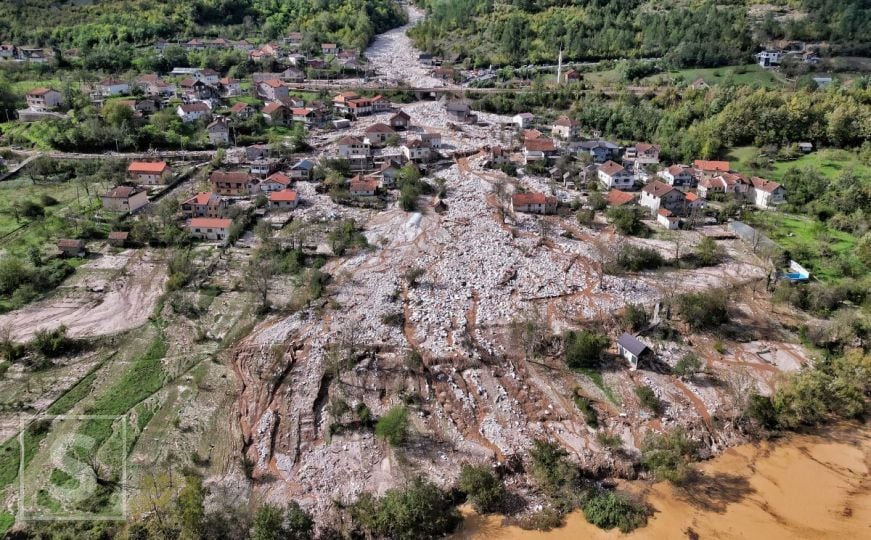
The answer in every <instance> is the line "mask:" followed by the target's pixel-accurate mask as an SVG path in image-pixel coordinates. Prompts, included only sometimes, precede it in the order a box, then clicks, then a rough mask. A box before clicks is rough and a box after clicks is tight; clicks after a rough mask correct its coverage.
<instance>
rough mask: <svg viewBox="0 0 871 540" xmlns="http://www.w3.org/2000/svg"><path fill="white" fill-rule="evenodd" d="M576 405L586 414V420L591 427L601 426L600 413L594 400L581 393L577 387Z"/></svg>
mask: <svg viewBox="0 0 871 540" xmlns="http://www.w3.org/2000/svg"><path fill="white" fill-rule="evenodd" d="M573 400H574V402H575V406H576V407H577V408H578V410H579V411H581V414H583V415H584V421H585V422H586V423H587V425H588V426H590V427H591V428H597V427H599V414H598V413H597V412H596V409H594V408H593V402H592V401H591V400H590V399H589V398H587V397H585V396H582V395H581V394H580V393H579V389H578V388H575V393H574V398H573Z"/></svg>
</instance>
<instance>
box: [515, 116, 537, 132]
mask: <svg viewBox="0 0 871 540" xmlns="http://www.w3.org/2000/svg"><path fill="white" fill-rule="evenodd" d="M533 120H535V116H534V115H533V114H532V113H528V112H524V113H520V114H515V115H514V116H513V117H512V118H511V121H512V122H513V123H514V124H515V125H517V127H518V128H520V129H526V128H528V127H530V126H531V125H532V122H533Z"/></svg>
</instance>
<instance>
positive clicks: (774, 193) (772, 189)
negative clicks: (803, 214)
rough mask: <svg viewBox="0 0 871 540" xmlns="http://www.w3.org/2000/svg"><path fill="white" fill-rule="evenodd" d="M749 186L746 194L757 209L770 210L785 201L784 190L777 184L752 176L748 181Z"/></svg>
mask: <svg viewBox="0 0 871 540" xmlns="http://www.w3.org/2000/svg"><path fill="white" fill-rule="evenodd" d="M750 185H751V189H750V190H749V193H748V194H749V195H750V196H751V199H752V201H753V204H754V205H756V207H757V208H771V207H772V206H775V205H778V204H781V203H783V202H784V201H785V200H786V199H785V197H786V190H785V189H783V186H781V185H780V184H778V183H777V182H771V181H768V180H766V179H764V178H759V177H756V176H754V177H753V178H751V179H750Z"/></svg>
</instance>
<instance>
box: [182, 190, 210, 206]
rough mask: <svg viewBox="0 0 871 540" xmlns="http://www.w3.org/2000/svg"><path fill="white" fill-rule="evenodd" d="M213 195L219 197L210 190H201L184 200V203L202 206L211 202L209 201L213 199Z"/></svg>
mask: <svg viewBox="0 0 871 540" xmlns="http://www.w3.org/2000/svg"><path fill="white" fill-rule="evenodd" d="M213 197H218V195H217V194H215V193H211V192H209V191H201V192H199V193H197V194H196V195H194V196H193V197H191V198H190V199H188V200H186V201H184V202H182V204H197V205H200V206H202V205H205V204H209V201H211V200H212V198H213Z"/></svg>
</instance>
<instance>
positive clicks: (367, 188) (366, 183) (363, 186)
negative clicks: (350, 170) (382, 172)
mask: <svg viewBox="0 0 871 540" xmlns="http://www.w3.org/2000/svg"><path fill="white" fill-rule="evenodd" d="M377 189H378V180H376V179H374V178H363V177H362V176H360V175H359V174H358V175H357V176H355V177H354V178H351V183H350V186H349V191H350V192H351V195H355V196H358V197H371V196H373V195H375V191H376V190H377Z"/></svg>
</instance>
